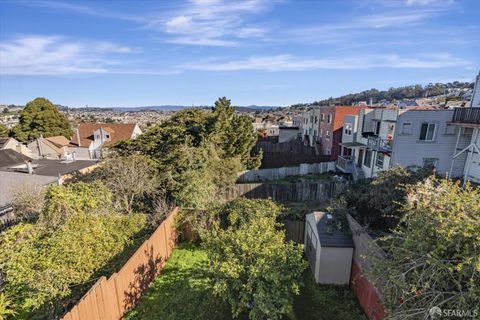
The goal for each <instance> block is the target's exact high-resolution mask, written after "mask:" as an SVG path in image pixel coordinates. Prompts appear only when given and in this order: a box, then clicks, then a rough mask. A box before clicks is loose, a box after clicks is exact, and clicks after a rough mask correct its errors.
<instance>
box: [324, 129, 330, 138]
mask: <svg viewBox="0 0 480 320" xmlns="http://www.w3.org/2000/svg"><path fill="white" fill-rule="evenodd" d="M325 138H326V139H328V140H330V131H328V130H327V132H326V133H325Z"/></svg>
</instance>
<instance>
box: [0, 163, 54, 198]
mask: <svg viewBox="0 0 480 320" xmlns="http://www.w3.org/2000/svg"><path fill="white" fill-rule="evenodd" d="M56 181H57V178H56V177H49V176H38V175H35V174H33V175H32V174H25V173H20V172H8V171H0V190H2V192H0V207H1V206H4V205H7V204H9V203H11V202H12V200H13V197H14V194H15V191H16V190H17V189H19V188H23V187H35V186H44V185H47V184H49V183H53V182H56Z"/></svg>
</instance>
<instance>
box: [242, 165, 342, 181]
mask: <svg viewBox="0 0 480 320" xmlns="http://www.w3.org/2000/svg"><path fill="white" fill-rule="evenodd" d="M329 171H335V162H320V163H311V164H308V163H302V164H300V165H298V166H293V167H281V168H271V169H258V170H248V171H244V172H241V173H240V174H239V176H238V182H259V181H261V182H263V181H275V180H280V179H284V178H286V177H290V176H299V175H307V174H319V173H326V172H329Z"/></svg>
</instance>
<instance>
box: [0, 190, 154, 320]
mask: <svg viewBox="0 0 480 320" xmlns="http://www.w3.org/2000/svg"><path fill="white" fill-rule="evenodd" d="M46 198H47V201H46V203H45V206H44V208H43V210H42V212H41V213H40V217H39V219H38V221H37V222H36V223H35V224H30V223H21V224H18V225H16V226H13V227H12V228H10V229H8V230H6V231H5V232H3V233H2V234H1V235H0V272H1V274H2V281H3V283H2V291H3V292H4V293H5V294H6V296H7V297H8V298H9V299H10V300H11V303H12V305H13V309H14V310H15V311H16V312H18V313H21V314H24V315H25V314H27V315H26V316H25V317H26V318H34V317H33V315H32V314H28V313H31V312H34V313H36V314H40V315H41V316H42V318H46V319H54V318H57V316H58V313H61V312H63V308H62V306H64V305H66V304H68V303H69V301H68V299H69V297H70V296H71V295H74V292H76V295H75V296H74V297H73V300H75V299H77V298H79V295H81V294H82V290H81V289H82V288H84V287H85V286H86V288H88V287H90V285H91V283H92V280H94V279H95V278H93V277H94V275H95V274H96V273H98V272H100V271H102V270H107V271H111V270H110V269H109V268H108V264H110V263H112V260H113V259H114V258H115V257H118V256H119V255H120V254H121V253H122V252H123V251H124V250H125V249H126V248H127V247H128V246H129V245H131V244H132V241H133V238H134V236H137V235H138V234H139V232H140V231H141V230H142V229H143V228H144V227H145V224H146V217H145V215H141V214H131V215H119V214H115V213H113V212H112V211H111V194H110V193H109V191H108V189H106V188H105V186H103V185H102V184H101V183H98V182H97V183H90V184H88V183H72V184H69V185H67V186H52V187H50V188H49V189H48V190H47V196H46ZM76 290H77V291H76ZM55 315H56V316H55Z"/></svg>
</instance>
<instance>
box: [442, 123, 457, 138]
mask: <svg viewBox="0 0 480 320" xmlns="http://www.w3.org/2000/svg"><path fill="white" fill-rule="evenodd" d="M456 131H457V127H456V126H454V125H453V124H447V125H446V126H445V135H447V136H454V135H455V132H456Z"/></svg>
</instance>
